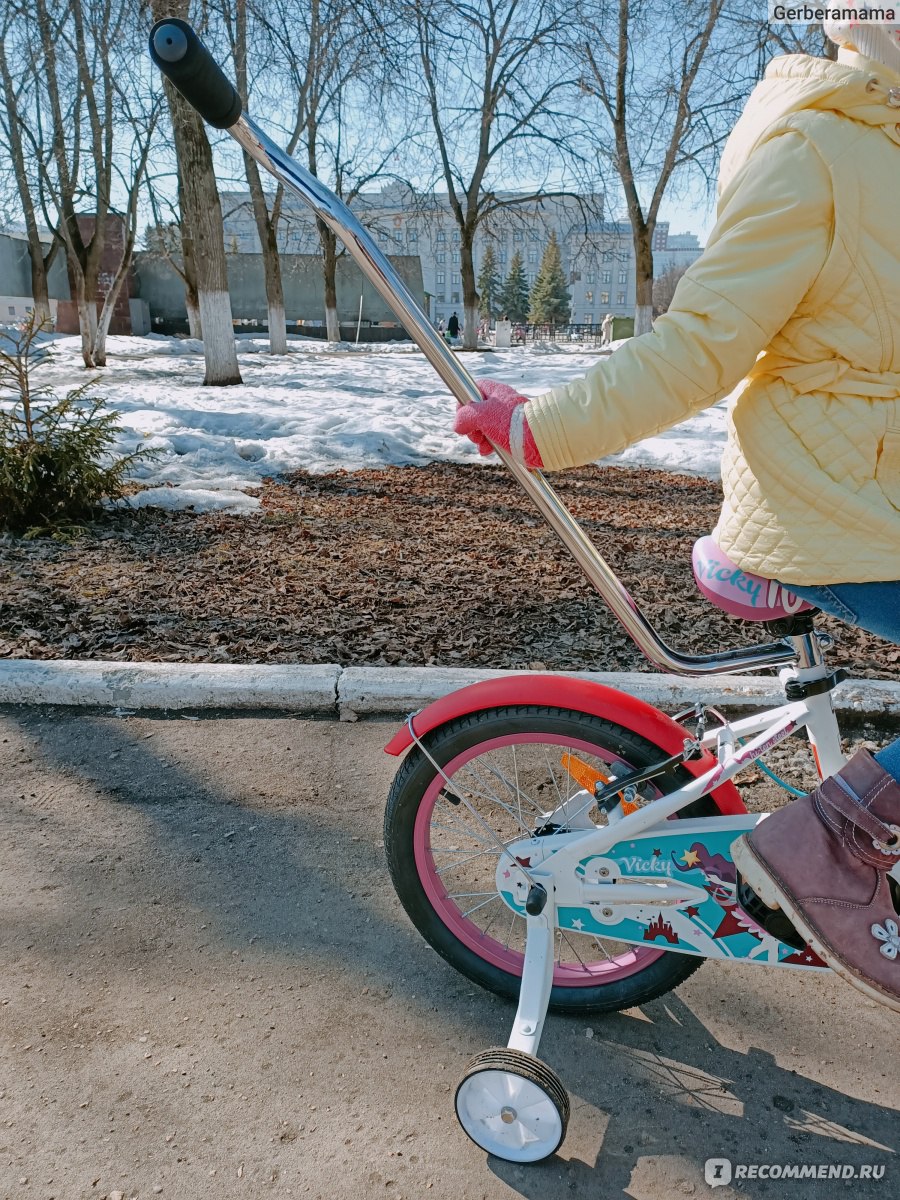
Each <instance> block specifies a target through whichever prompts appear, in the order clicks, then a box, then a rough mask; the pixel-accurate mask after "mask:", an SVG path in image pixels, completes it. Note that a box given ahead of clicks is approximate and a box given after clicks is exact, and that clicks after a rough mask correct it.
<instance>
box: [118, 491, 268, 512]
mask: <svg viewBox="0 0 900 1200" xmlns="http://www.w3.org/2000/svg"><path fill="white" fill-rule="evenodd" d="M118 507H120V508H165V509H167V510H168V511H169V512H181V511H182V510H183V509H187V508H190V509H193V510H194V512H227V513H248V512H255V511H256V510H257V509H258V508H259V499H258V498H257V497H256V496H247V495H246V494H245V493H244V492H238V491H229V490H227V489H222V490H218V491H210V490H208V489H206V488H187V487H155V488H146V489H145V490H144V491H142V492H137V493H136V494H135V495H134V496H129V497H128V498H127V499H126V500H120V501H119V505H118Z"/></svg>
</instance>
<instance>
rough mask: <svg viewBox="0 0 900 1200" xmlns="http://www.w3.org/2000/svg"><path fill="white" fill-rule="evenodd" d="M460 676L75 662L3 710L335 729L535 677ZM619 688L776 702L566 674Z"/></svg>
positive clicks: (732, 679) (747, 689) (761, 694)
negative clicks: (224, 717)
mask: <svg viewBox="0 0 900 1200" xmlns="http://www.w3.org/2000/svg"><path fill="white" fill-rule="evenodd" d="M532 673H533V672H525V671H488V670H477V669H471V668H457V667H346V668H342V667H340V666H339V665H338V664H337V663H320V664H317V665H314V666H305V665H296V666H295V665H287V666H265V665H259V666H254V665H240V666H237V665H230V664H219V663H150V662H139V663H122V662H103V661H98V660H91V659H87V660H80V659H6V660H3V661H0V704H59V705H70V706H82V707H90V708H119V709H135V710H139V709H150V710H162V711H166V710H172V711H178V710H181V709H191V710H197V709H200V710H202V709H234V710H260V709H272V710H275V711H279V712H291V713H310V714H312V713H315V714H319V713H329V712H330V713H332V714H334V715H337V716H340V718H341V719H342V720H345V721H354V720H356V719H357V717H360V716H374V715H376V714H391V715H396V714H403V715H405V714H406V713H409V712H414V711H415V710H417V709H420V708H423V707H424V706H425V705H426V704H429V703H430V702H431V701H433V700H437V699H439V697H441V696H445V695H446V694H447V693H448V692H452V691H455V690H456V689H457V688H461V687H465V686H466V685H467V684H470V683H477V682H479V681H480V680H482V679H495V678H499V677H503V676H513V677H515V676H516V675H524V674H532ZM572 674H573V675H576V676H577V677H578V678H581V679H592V680H594V681H595V682H597V683H603V684H606V685H607V686H608V687H615V688H619V689H620V690H621V691H624V692H628V693H629V694H630V695H632V696H637V697H639V698H640V699H641V700H646V701H647V703H649V704H654V705H656V706H658V707H659V708H664V709H672V710H674V709H677V708H686V707H687V706H688V705H690V704H692V703H694V701H696V700H700V699H702V700H703V701H704V702H705V703H707V704H712V705H715V706H720V707H725V708H731V709H741V708H753V707H761V706H763V705H766V704H779V703H782V702H783V699H784V698H783V695H782V694H781V692H780V691H779V688H778V685H777V682H776V681H775V680H774V679H773V678H771V677H762V678H760V677H758V676H755V675H717V676H711V677H710V678H708V679H686V678H683V677H682V676H679V675H661V674H651V673H649V672H647V673H645V672H640V671H622V672H613V671H602V672H590V671H579V672H572ZM834 699H835V707H836V708H837V709H838V710H840V711H845V712H852V713H854V714H857V715H859V716H873V717H880V718H885V717H900V684H897V683H893V682H890V681H887V680H870V679H854V680H847V681H846V682H845V683H843V684H842V685H841V686H840V688H838V690H837V691H836V692H835V697H834Z"/></svg>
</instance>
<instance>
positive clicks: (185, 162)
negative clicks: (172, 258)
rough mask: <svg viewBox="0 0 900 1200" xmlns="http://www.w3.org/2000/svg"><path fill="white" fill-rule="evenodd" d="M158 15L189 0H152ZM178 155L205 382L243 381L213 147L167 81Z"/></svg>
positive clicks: (176, 12)
mask: <svg viewBox="0 0 900 1200" xmlns="http://www.w3.org/2000/svg"><path fill="white" fill-rule="evenodd" d="M152 8H153V16H154V19H155V20H162V19H163V18H164V17H181V18H186V17H187V16H188V9H189V0H152ZM165 92H166V99H167V100H168V103H169V112H170V114H171V118H172V131H173V134H174V139H175V154H176V157H177V160H178V197H179V205H180V210H181V245H182V253H183V256H184V260H185V262H188V261H190V262H191V263H192V265H193V269H194V271H195V272H196V280H197V307H198V312H199V317H200V325H201V327H202V331H203V355H204V359H205V362H206V374H205V376H204V380H203V382H204V384H205V385H207V386H210V385H216V386H224V385H228V384H232V383H240V382H241V373H240V370H239V368H238V361H237V351H236V348H235V341H234V326H233V325H232V318H231V296H230V295H229V292H228V272H227V269H226V265H225V242H224V236H223V230H222V206H221V203H220V201H219V190H218V188H217V186H216V176H215V172H214V171H213V160H212V150H211V148H210V145H209V139H208V138H207V136H206V130H205V128H204V126H203V121H202V120H201V118H200V116H199V115H198V113H196V112H195V111H194V109H193V108H192V107H191V106H190V105H189V104H188V103H187V101H186V100H184V99H183V98H182V96H181V95H180V94H179V93H178V92H177V91H176V90H175V88H173V87H172V86H171V84H170V83H169V82H168V80H166V81H165Z"/></svg>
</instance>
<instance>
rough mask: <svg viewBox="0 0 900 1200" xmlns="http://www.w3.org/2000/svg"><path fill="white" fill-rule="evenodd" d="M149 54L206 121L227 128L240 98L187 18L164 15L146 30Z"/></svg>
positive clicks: (237, 110)
mask: <svg viewBox="0 0 900 1200" xmlns="http://www.w3.org/2000/svg"><path fill="white" fill-rule="evenodd" d="M150 57H151V58H152V59H153V61H154V62H155V63H156V65H157V66H158V67H159V69H160V71H162V73H163V75H165V77H166V78H167V79H168V80H169V82H170V83H171V84H172V85H173V86H174V87H176V88H177V89H178V91H179V92H181V94H182V96H184V98H185V100H187V102H188V104H190V105H191V106H192V107H193V108H195V109H196V110H197V112H198V113H199V114H200V116H201V117H202V118H203V120H204V121H206V122H207V124H209V125H212V126H213V127H214V128H216V129H230V128H231V126H232V125H234V124H235V122H236V121H237V120H238V118H239V117H240V115H241V109H242V106H241V98H240V96H239V95H238V94H237V90H236V89H235V87H234V84H232V83H230V82H229V80H228V78H227V76H226V75H225V73H224V71H223V70H222V68H221V67H220V66H219V64H218V63H217V62H216V60H215V59H214V58H213V56H212V55H211V54H210V52H209V51H208V50H207V48H206V47H205V46H204V45H203V43H202V42H201V41H200V39H199V38H198V37H197V35H196V33H195V32H194V30H193V29H192V28H191V26H190V25H188V23H187V21H179V20H178V19H177V18H175V17H167V18H166V19H165V20H163V21H157V22H156V24H155V25H154V26H153V28H152V29H151V30H150Z"/></svg>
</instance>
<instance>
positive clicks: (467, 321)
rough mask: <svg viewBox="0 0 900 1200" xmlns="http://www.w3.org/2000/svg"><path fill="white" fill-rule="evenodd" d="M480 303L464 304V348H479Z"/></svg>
mask: <svg viewBox="0 0 900 1200" xmlns="http://www.w3.org/2000/svg"><path fill="white" fill-rule="evenodd" d="M478 321H479V316H478V305H477V304H472V305H469V304H466V305H464V306H463V348H464V349H466V350H477V349H478Z"/></svg>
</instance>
